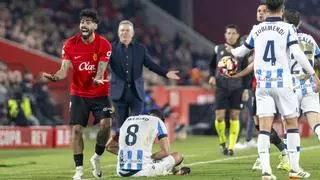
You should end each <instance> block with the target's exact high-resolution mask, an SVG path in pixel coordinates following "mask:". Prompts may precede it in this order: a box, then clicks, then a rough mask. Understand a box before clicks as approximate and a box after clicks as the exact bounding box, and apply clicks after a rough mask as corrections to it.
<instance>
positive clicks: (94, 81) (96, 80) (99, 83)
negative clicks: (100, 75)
mask: <svg viewBox="0 0 320 180" xmlns="http://www.w3.org/2000/svg"><path fill="white" fill-rule="evenodd" d="M92 79H93V83H94V84H95V85H97V86H99V85H102V84H104V83H106V82H108V81H109V80H108V79H96V78H92Z"/></svg>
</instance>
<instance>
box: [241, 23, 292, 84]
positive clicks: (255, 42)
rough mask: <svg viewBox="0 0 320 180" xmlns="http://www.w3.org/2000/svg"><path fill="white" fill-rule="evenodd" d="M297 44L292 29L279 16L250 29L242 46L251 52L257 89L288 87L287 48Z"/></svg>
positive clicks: (289, 77)
mask: <svg viewBox="0 0 320 180" xmlns="http://www.w3.org/2000/svg"><path fill="white" fill-rule="evenodd" d="M297 43H298V37H297V32H296V29H295V27H294V26H293V25H292V24H288V23H285V22H283V21H282V19H281V18H280V17H269V18H267V19H266V21H265V22H262V23H260V24H258V25H255V26H253V28H252V30H251V32H250V34H249V36H248V38H247V40H246V42H245V46H246V47H247V48H249V49H253V48H254V49H255V57H254V69H255V77H256V79H257V88H282V87H290V88H292V76H291V74H290V67H289V53H288V49H289V47H290V46H291V45H293V44H297Z"/></svg>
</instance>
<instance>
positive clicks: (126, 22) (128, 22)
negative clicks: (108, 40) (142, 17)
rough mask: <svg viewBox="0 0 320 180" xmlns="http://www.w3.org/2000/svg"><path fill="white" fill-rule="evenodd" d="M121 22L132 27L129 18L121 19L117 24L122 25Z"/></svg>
mask: <svg viewBox="0 0 320 180" xmlns="http://www.w3.org/2000/svg"><path fill="white" fill-rule="evenodd" d="M122 24H129V25H130V26H132V28H133V23H132V22H131V21H129V20H122V21H120V23H119V26H120V25H122Z"/></svg>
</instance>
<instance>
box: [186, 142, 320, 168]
mask: <svg viewBox="0 0 320 180" xmlns="http://www.w3.org/2000/svg"><path fill="white" fill-rule="evenodd" d="M314 149H320V146H309V147H305V148H303V149H302V151H309V150H314ZM276 154H279V152H273V153H270V155H276ZM254 157H258V154H255V155H247V156H237V157H230V158H223V159H215V160H210V161H200V162H194V163H190V164H185V166H195V165H202V164H211V163H219V162H224V161H232V160H238V159H248V158H254Z"/></svg>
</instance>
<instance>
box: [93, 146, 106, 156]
mask: <svg viewBox="0 0 320 180" xmlns="http://www.w3.org/2000/svg"><path fill="white" fill-rule="evenodd" d="M105 148H106V147H105V146H100V145H98V144H96V148H95V153H96V154H97V155H99V156H101V155H102V154H103V152H104V150H105Z"/></svg>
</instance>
